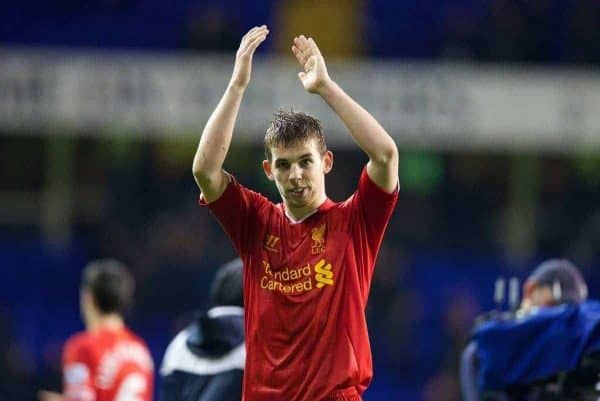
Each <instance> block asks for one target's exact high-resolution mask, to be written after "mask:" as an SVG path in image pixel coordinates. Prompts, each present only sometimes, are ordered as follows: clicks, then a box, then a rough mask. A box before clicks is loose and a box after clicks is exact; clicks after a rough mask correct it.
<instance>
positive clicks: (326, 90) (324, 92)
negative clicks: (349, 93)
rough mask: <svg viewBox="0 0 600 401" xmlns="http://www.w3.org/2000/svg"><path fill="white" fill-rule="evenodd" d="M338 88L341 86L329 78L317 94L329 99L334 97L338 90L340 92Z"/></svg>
mask: <svg viewBox="0 0 600 401" xmlns="http://www.w3.org/2000/svg"><path fill="white" fill-rule="evenodd" d="M338 88H339V86H338V85H337V84H336V83H335V82H334V81H333V80H332V79H331V78H328V79H327V80H326V81H325V82H324V83H323V85H321V86H320V87H319V89H317V93H318V94H319V96H321V97H322V98H327V97H330V96H331V95H333V94H334V93H335V92H336V90H338Z"/></svg>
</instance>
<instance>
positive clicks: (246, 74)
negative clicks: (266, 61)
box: [192, 25, 269, 202]
mask: <svg viewBox="0 0 600 401" xmlns="http://www.w3.org/2000/svg"><path fill="white" fill-rule="evenodd" d="M268 34H269V30H268V28H267V27H266V26H265V25H262V26H256V27H254V28H252V29H250V30H249V31H248V32H247V33H246V35H244V37H243V38H242V41H241V43H240V47H239V49H238V51H237V53H236V57H235V65H234V68H233V73H232V75H231V80H230V81H229V85H228V86H227V89H226V90H225V93H224V94H223V97H222V98H221V100H220V101H219V104H218V105H217V107H216V108H215V110H214V111H213V113H212V115H211V116H210V118H209V119H208V121H207V123H206V125H205V127H204V131H203V132H202V136H201V137H200V143H199V144H198V149H197V150H196V155H195V156H194V164H193V166H192V172H193V174H194V179H195V180H196V184H198V187H199V188H200V190H201V191H202V196H203V197H204V199H205V200H206V201H207V202H212V201H214V200H216V199H218V198H219V197H220V196H221V195H222V194H223V192H224V191H225V188H226V187H227V184H228V182H229V179H228V176H227V174H226V173H225V172H224V171H223V162H224V161H225V157H226V156H227V152H228V151H229V145H230V144H231V137H232V136H233V128H234V126H235V121H236V119H237V115H238V112H239V109H240V104H241V102H242V98H243V96H244V92H245V90H246V88H247V87H248V84H249V82H250V76H251V73H252V58H253V56H254V52H255V51H256V48H257V47H258V46H259V45H260V44H261V43H262V42H264V40H265V39H266V37H267V35H268Z"/></svg>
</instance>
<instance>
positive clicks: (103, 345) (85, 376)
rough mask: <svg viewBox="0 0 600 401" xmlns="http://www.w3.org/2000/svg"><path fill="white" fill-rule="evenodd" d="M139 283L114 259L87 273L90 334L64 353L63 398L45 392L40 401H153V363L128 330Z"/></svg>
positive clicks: (84, 305) (84, 302)
mask: <svg viewBox="0 0 600 401" xmlns="http://www.w3.org/2000/svg"><path fill="white" fill-rule="evenodd" d="M134 287H135V283H134V280H133V277H132V276H131V274H130V273H129V271H128V269H127V267H126V266H125V265H124V264H122V263H121V262H119V261H116V260H113V259H101V260H95V261H92V262H90V263H89V264H88V265H87V266H86V267H85V268H84V270H83V276H82V283H81V291H80V309H81V315H82V318H83V322H84V324H85V328H86V329H85V331H83V332H81V333H77V334H75V335H74V336H72V337H71V338H69V339H68V340H67V342H66V343H65V346H64V349H63V358H62V359H63V363H62V364H63V383H64V386H63V392H62V393H55V392H50V391H40V392H39V394H38V399H39V400H40V401H126V400H127V401H151V400H152V393H153V377H154V374H153V370H154V368H153V362H152V358H151V356H150V353H149V351H148V348H147V346H146V344H145V342H144V341H143V340H142V339H141V338H139V337H138V336H137V335H135V334H134V333H133V332H131V331H130V330H129V329H128V328H127V327H126V325H125V321H124V314H125V312H126V311H127V309H128V308H129V306H130V305H131V303H132V301H133V293H134Z"/></svg>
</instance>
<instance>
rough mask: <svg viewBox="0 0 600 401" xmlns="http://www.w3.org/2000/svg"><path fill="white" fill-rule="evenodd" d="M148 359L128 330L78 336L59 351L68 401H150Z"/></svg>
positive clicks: (151, 365)
mask: <svg viewBox="0 0 600 401" xmlns="http://www.w3.org/2000/svg"><path fill="white" fill-rule="evenodd" d="M153 370H154V367H153V363H152V357H151V356H150V353H149V352H148V348H147V347H146V344H145V343H144V341H143V340H141V339H140V338H139V337H137V336H136V335H135V334H133V333H132V332H131V331H129V330H128V329H126V328H124V329H120V330H109V329H100V330H98V331H94V332H87V331H86V332H81V333H78V334H75V335H74V336H72V337H71V338H69V340H67V342H66V344H65V347H64V350H63V376H64V377H63V381H64V391H63V393H64V395H65V396H66V399H67V400H68V401H151V400H152V390H153V385H154V383H153V378H154V374H153Z"/></svg>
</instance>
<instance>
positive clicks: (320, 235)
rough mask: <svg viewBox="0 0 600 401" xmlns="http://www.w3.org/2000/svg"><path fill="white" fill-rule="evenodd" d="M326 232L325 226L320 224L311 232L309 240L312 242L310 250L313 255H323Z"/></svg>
mask: <svg viewBox="0 0 600 401" xmlns="http://www.w3.org/2000/svg"><path fill="white" fill-rule="evenodd" d="M326 230H327V225H326V224H322V225H321V226H319V227H315V228H313V229H312V230H311V238H312V240H313V245H312V248H311V251H312V254H313V255H318V254H320V253H323V251H324V250H325V231H326Z"/></svg>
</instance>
